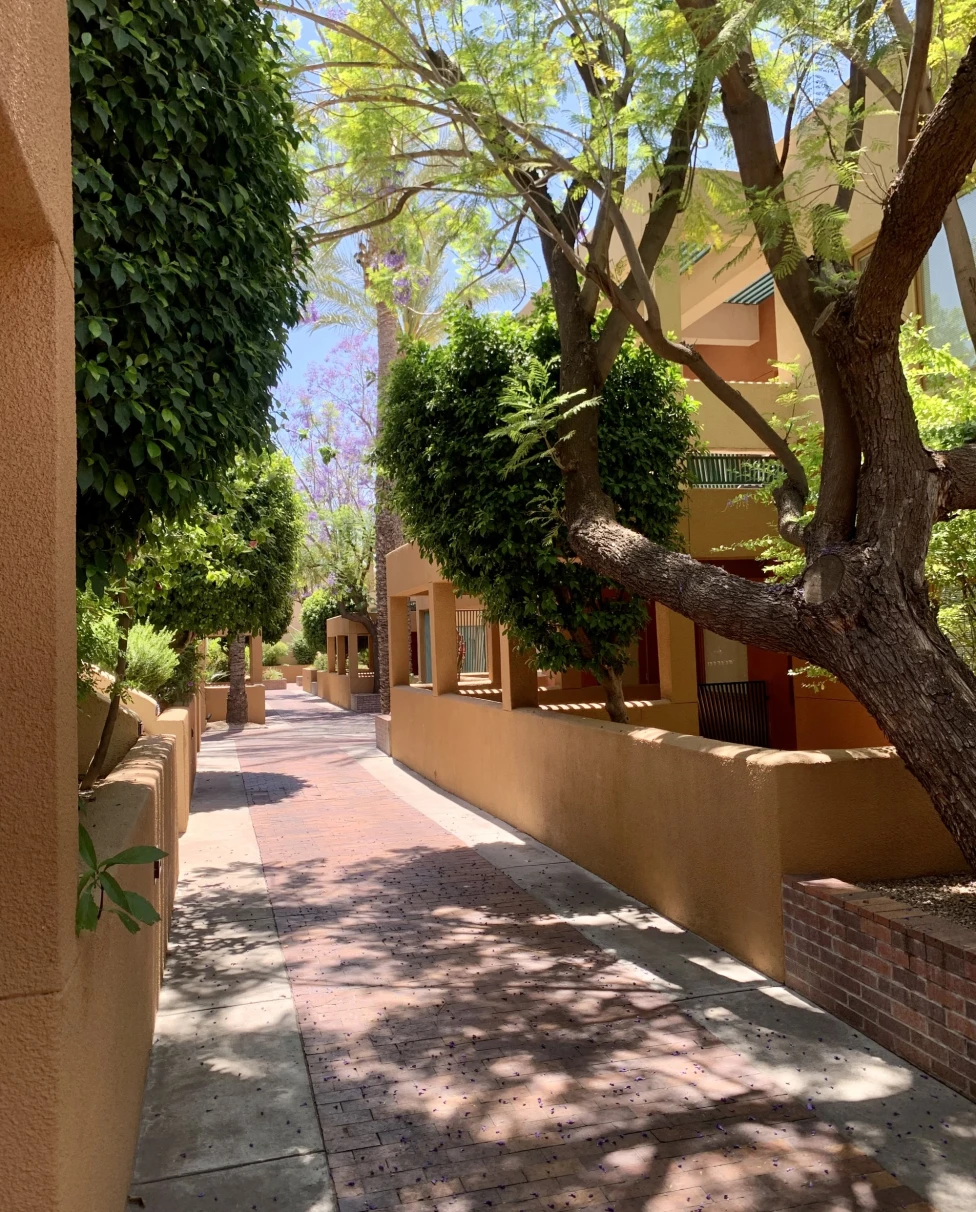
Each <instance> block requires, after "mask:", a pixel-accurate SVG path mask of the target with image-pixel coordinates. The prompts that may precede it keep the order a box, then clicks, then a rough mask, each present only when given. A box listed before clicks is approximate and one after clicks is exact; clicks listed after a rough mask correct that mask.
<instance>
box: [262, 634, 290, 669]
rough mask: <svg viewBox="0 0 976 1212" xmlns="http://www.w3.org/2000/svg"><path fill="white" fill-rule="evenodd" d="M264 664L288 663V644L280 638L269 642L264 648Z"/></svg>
mask: <svg viewBox="0 0 976 1212" xmlns="http://www.w3.org/2000/svg"><path fill="white" fill-rule="evenodd" d="M264 663H265V665H286V664H287V663H288V645H287V644H286V643H284V641H282V640H278V642H277V643H276V644H269V645H268V646H267V648H265V650H264Z"/></svg>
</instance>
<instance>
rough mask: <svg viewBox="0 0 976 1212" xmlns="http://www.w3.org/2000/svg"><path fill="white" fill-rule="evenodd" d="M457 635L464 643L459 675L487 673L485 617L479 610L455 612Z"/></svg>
mask: <svg viewBox="0 0 976 1212" xmlns="http://www.w3.org/2000/svg"><path fill="white" fill-rule="evenodd" d="M457 629H458V634H459V635H460V637H461V639H462V640H463V641H464V660H463V662H462V664H461V669H460V672H461V673H487V672H488V644H487V642H486V634H485V616H484V611H481V610H459V611H457Z"/></svg>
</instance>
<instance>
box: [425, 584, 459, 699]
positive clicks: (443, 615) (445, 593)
mask: <svg viewBox="0 0 976 1212" xmlns="http://www.w3.org/2000/svg"><path fill="white" fill-rule="evenodd" d="M456 602H457V599H456V598H455V597H454V586H453V585H451V584H449V583H448V582H447V581H434V582H432V584H431V586H430V676H431V681H432V683H433V688H434V694H457V689H458V641H457V604H456Z"/></svg>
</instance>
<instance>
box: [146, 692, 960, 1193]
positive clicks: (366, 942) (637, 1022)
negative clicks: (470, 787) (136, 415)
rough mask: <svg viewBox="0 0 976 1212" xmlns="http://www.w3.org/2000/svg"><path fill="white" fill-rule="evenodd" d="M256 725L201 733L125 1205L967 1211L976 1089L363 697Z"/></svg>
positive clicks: (276, 709) (295, 710)
mask: <svg viewBox="0 0 976 1212" xmlns="http://www.w3.org/2000/svg"><path fill="white" fill-rule="evenodd" d="M268 721H269V722H268V726H267V727H265V728H249V729H246V730H244V731H237V732H236V733H233V734H231V733H227V732H224V733H218V734H210V733H208V735H207V738H206V739H205V742H204V751H203V754H202V759H203V760H202V763H201V774H200V775H198V782H197V794H196V797H195V800H194V813H193V816H192V817H191V827H190V831H189V833H188V834H187V837H186V838H185V839H184V846H183V849H182V853H181V861H182V863H183V866H184V871H185V875H184V878H183V882H182V883H181V894H180V902H179V906H178V911H177V916H176V919H175V925H174V949H173V955H172V958H171V962H170V965H169V969H168V974H167V984H166V990H165V998H164V1002H163V1007H162V1009H161V1013H160V1018H159V1020H158V1023H157V1041H156V1046H155V1049H154V1055H153V1063H152V1068H151V1074H150V1080H149V1083H148V1087H147V1095H146V1106H145V1112H144V1122H143V1132H142V1139H141V1144H140V1152H139V1158H138V1161H137V1166H136V1183H137V1185H135V1186H134V1187H133V1195H134V1196H137V1197H138V1198H139V1199H141V1200H142V1201H143V1206H145V1207H147V1208H149V1209H152V1210H153V1212H184V1209H189V1208H191V1207H192V1208H200V1207H207V1206H213V1205H214V1204H216V1205H217V1206H218V1207H224V1208H228V1209H233V1210H235V1212H236V1209H256V1210H257V1212H264V1210H265V1209H272V1208H278V1209H281V1208H285V1209H287V1210H288V1212H333V1210H337V1212H371V1210H373V1209H377V1210H379V1209H387V1208H394V1207H399V1206H400V1205H402V1204H406V1205H409V1206H410V1207H411V1209H413V1210H414V1212H426V1210H427V1209H430V1210H431V1212H434V1210H436V1212H496V1210H497V1209H499V1208H504V1209H505V1210H506V1212H509V1210H510V1212H516V1209H519V1208H523V1207H524V1208H527V1209H534V1210H539V1212H555V1210H556V1209H559V1210H562V1209H567V1208H569V1209H581V1208H594V1209H600V1210H601V1212H631V1210H632V1209H633V1210H634V1212H636V1210H637V1209H640V1210H641V1212H670V1210H671V1209H687V1210H689V1212H691V1210H695V1209H703V1208H715V1207H722V1208H729V1209H737V1210H739V1212H760V1210H767V1209H768V1210H769V1212H773V1210H775V1209H790V1208H799V1207H804V1208H811V1209H824V1210H826V1209H838V1210H840V1209H844V1210H846V1212H852V1210H854V1209H886V1208H911V1209H915V1210H916V1212H921V1210H922V1209H924V1208H929V1207H934V1208H936V1209H938V1210H939V1212H972V1209H974V1208H976V1180H974V1178H973V1174H974V1173H976V1107H974V1106H973V1104H971V1103H969V1102H968V1101H967V1100H965V1099H963V1098H961V1097H960V1096H958V1095H955V1094H953V1093H952V1092H951V1091H949V1090H947V1089H946V1088H945V1087H943V1086H941V1085H940V1084H939V1083H937V1082H935V1081H932V1080H931V1079H927V1078H925V1077H923V1076H922V1075H921V1074H919V1073H918V1072H917V1071H916V1070H914V1069H913V1068H912V1067H911V1066H909V1065H907V1064H905V1063H904V1062H902V1061H899V1060H898V1059H897V1058H895V1057H893V1056H891V1055H890V1054H889V1053H886V1052H885V1051H884V1050H883V1049H880V1048H878V1047H876V1046H875V1045H873V1044H871V1043H870V1042H869V1041H867V1040H865V1039H864V1037H863V1036H859V1035H858V1034H857V1033H856V1032H853V1031H851V1030H849V1029H848V1028H846V1027H844V1026H843V1025H842V1024H840V1023H839V1022H837V1021H836V1020H835V1019H832V1018H831V1017H830V1016H829V1015H826V1014H823V1013H822V1012H820V1011H818V1010H816V1009H815V1008H813V1007H811V1006H810V1005H809V1004H808V1003H806V1002H803V1001H802V1000H801V999H799V998H797V997H795V996H794V995H792V994H791V993H789V992H788V991H787V990H785V989H783V988H782V987H781V986H778V985H775V984H773V983H771V982H770V981H768V980H767V979H766V978H764V977H763V976H762V975H761V974H760V973H757V972H755V971H752V970H750V969H748V968H746V967H745V966H744V965H742V964H740V963H739V962H738V961H736V960H734V959H733V958H732V957H731V956H728V955H726V954H725V953H723V952H721V951H719V950H718V949H717V948H714V947H712V946H710V945H709V944H707V943H705V942H704V941H703V940H701V939H699V938H696V937H695V936H694V935H691V934H689V933H688V932H687V931H684V930H682V929H680V928H679V927H677V926H675V925H673V924H672V923H670V922H668V921H666V920H665V919H663V918H661V917H660V916H658V915H657V914H654V913H652V912H651V911H650V910H648V909H647V908H646V907H644V906H642V905H640V904H639V903H638V902H636V901H634V900H632V899H631V898H629V897H626V896H624V895H623V894H621V893H620V892H618V891H617V890H615V889H613V888H611V887H610V886H609V885H608V884H606V883H604V882H603V881H602V880H599V879H597V878H596V877H594V876H592V875H589V874H588V873H587V872H585V871H583V870H582V869H581V868H579V867H577V866H575V865H574V864H572V863H570V862H568V861H566V860H565V859H563V858H562V857H561V856H559V855H558V854H556V853H554V852H553V851H551V850H549V849H548V848H546V847H544V846H541V845H540V844H539V843H537V842H534V841H533V840H532V839H530V838H528V837H526V836H525V835H524V834H520V833H518V832H517V831H515V830H512V829H511V828H509V827H508V826H505V825H502V824H501V823H500V822H498V821H496V820H494V818H491V817H489V816H487V815H486V814H484V813H480V812H478V811H477V810H475V809H472V808H471V807H470V806H468V805H465V804H463V803H461V802H460V801H457V800H454V799H453V798H452V797H450V796H447V795H444V794H443V793H441V792H439V791H438V790H437V789H435V788H432V787H430V786H429V785H428V784H426V783H425V782H424V781H423V780H420V779H418V778H416V777H414V776H412V775H411V774H410V773H409V772H407V771H404V770H402V769H401V768H399V767H397V766H396V765H395V764H394V763H392V762H391V761H389V759H387V758H385V757H383V756H382V755H380V754H379V753H378V752H377V751H376V749H375V747H374V746H373V744H372V735H371V734H372V719H371V717H365V718H364V717H355V716H350V715H348V714H346V713H342V712H338V711H336V710H335V709H333V708H330V707H329V705H328V704H324V703H322V702H321V700H318V699H312V698H311V697H309V696H304V695H302V693H301V692H300V691H297V690H292V689H289V690H288V691H286V692H279V693H278V694H276V695H274V696H269V709H268ZM258 851H260V858H259V857H258ZM262 867H263V872H262ZM282 956H283V960H284V962H283V961H282ZM313 1108H314V1111H317V1117H316V1115H315V1114H314V1111H313ZM326 1163H327V1164H326ZM330 1173H331V1183H330V1179H329V1175H330ZM136 1206H138V1205H136Z"/></svg>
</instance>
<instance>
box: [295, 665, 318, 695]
mask: <svg viewBox="0 0 976 1212" xmlns="http://www.w3.org/2000/svg"><path fill="white" fill-rule="evenodd" d="M318 673H319V671H318V670H317V669H316V668H315V667H314V666H313V665H305V666H304V667H303V668H302V671H301V674H300V675H299V678H298V684H299V685H300V686H301V688H302V690H304V691H305V693H306V694H314V693H315V682H316V680H317V678H318Z"/></svg>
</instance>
